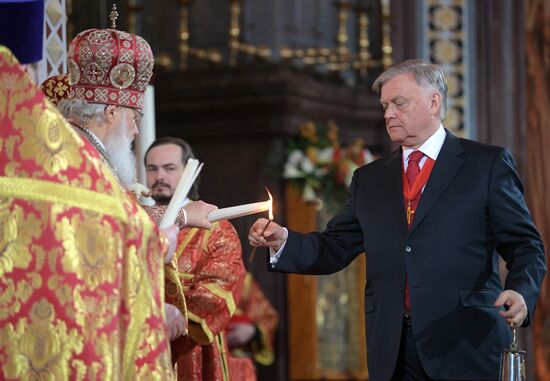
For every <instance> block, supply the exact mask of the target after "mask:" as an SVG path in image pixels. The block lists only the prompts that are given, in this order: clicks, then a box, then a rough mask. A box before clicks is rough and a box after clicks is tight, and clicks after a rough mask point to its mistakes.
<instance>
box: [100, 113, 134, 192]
mask: <svg viewBox="0 0 550 381" xmlns="http://www.w3.org/2000/svg"><path fill="white" fill-rule="evenodd" d="M127 131H128V123H127V122H126V120H125V119H124V120H123V121H122V122H121V123H120V125H119V127H118V128H117V129H115V131H113V133H111V134H110V135H109V136H108V137H107V139H105V140H106V142H105V150H106V151H107V155H109V159H110V160H111V164H113V166H114V167H115V168H116V172H117V175H118V177H119V178H120V180H121V181H122V185H123V186H124V187H125V188H128V187H129V186H130V185H132V184H133V183H135V182H136V179H137V169H136V156H135V155H134V152H133V151H132V139H131V138H130V137H129V136H128V132H127Z"/></svg>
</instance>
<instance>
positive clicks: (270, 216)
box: [265, 188, 273, 220]
mask: <svg viewBox="0 0 550 381" xmlns="http://www.w3.org/2000/svg"><path fill="white" fill-rule="evenodd" d="M265 190H266V191H267V194H268V195H269V219H270V220H273V196H271V193H270V192H269V189H267V188H265Z"/></svg>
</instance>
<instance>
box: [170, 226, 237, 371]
mask: <svg viewBox="0 0 550 381" xmlns="http://www.w3.org/2000/svg"><path fill="white" fill-rule="evenodd" d="M176 257H177V261H178V270H179V275H180V278H181V280H182V283H183V288H184V294H185V300H186V303H187V311H188V316H189V335H188V336H187V337H186V338H182V339H180V340H177V341H176V342H174V343H173V345H172V348H173V350H174V352H179V357H178V361H177V367H178V380H186V381H199V380H228V379H231V380H242V379H243V378H242V377H241V376H240V374H239V366H238V360H239V359H232V358H230V357H229V356H228V349H227V343H226V340H225V336H224V329H225V326H226V325H227V323H228V322H229V320H230V319H231V316H232V315H233V314H234V313H235V309H236V304H237V302H238V299H239V296H240V293H241V289H242V286H243V280H244V275H245V268H244V264H243V261H242V250H241V243H240V240H239V237H238V236H237V232H236V231H235V228H234V227H233V225H231V223H229V222H228V221H220V222H216V223H214V224H213V227H212V229H211V230H204V229H196V228H194V229H189V228H185V229H183V230H182V231H181V232H180V233H179V235H178V249H177V251H176Z"/></svg>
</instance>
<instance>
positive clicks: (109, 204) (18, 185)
mask: <svg viewBox="0 0 550 381" xmlns="http://www.w3.org/2000/svg"><path fill="white" fill-rule="evenodd" d="M115 186H116V185H115ZM0 194H1V195H2V196H7V197H14V198H25V199H29V200H35V201H44V202H55V203H60V204H65V205H68V206H72V207H77V208H83V209H86V210H91V211H94V212H97V213H101V214H105V215H108V216H112V217H115V218H116V219H118V220H120V221H122V222H123V223H127V222H128V216H127V215H126V212H125V211H124V207H123V205H122V201H119V200H117V199H116V198H115V197H114V196H109V195H105V194H103V193H99V192H95V191H91V190H88V189H79V188H76V187H69V186H68V185H66V184H59V183H53V182H50V181H45V180H38V179H25V178H19V177H5V176H0Z"/></svg>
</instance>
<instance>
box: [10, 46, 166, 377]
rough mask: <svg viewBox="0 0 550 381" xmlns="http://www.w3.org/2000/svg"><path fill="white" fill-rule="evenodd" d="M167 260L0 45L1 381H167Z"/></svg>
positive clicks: (151, 229)
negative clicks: (165, 270)
mask: <svg viewBox="0 0 550 381" xmlns="http://www.w3.org/2000/svg"><path fill="white" fill-rule="evenodd" d="M165 250H166V248H165V247H163V246H162V244H161V242H160V241H159V233H158V230H157V228H156V226H155V224H154V223H153V221H151V219H150V218H149V217H148V216H147V214H146V213H145V212H144V211H143V210H142V209H141V207H140V206H139V205H138V204H137V203H136V202H135V201H134V200H133V199H132V198H131V197H128V195H127V194H126V192H125V191H124V189H122V188H121V187H120V186H119V185H118V183H117V180H116V179H115V178H114V176H113V175H112V174H111V173H110V172H109V170H108V169H107V168H106V167H105V166H104V164H102V163H101V160H100V159H99V157H98V154H97V152H96V151H95V150H94V149H93V148H92V147H91V146H90V145H89V144H88V143H87V142H85V141H84V140H82V139H81V138H79V137H78V135H77V134H76V133H75V132H74V131H73V130H72V129H71V128H70V127H69V126H68V125H67V123H66V122H65V120H64V119H63V118H62V117H61V116H60V115H59V114H58V112H57V110H56V109H55V107H54V106H53V105H52V104H51V103H49V102H47V101H46V100H45V99H44V95H43V94H42V92H41V91H40V89H39V88H38V87H37V86H36V85H34V84H33V83H32V82H31V80H30V79H29V77H28V76H27V75H26V74H25V71H24V69H23V67H22V66H21V65H19V64H18V63H17V60H16V59H15V57H14V56H13V55H12V54H11V52H10V51H9V50H8V49H7V48H5V47H2V46H0V369H1V372H2V373H1V376H0V378H1V379H6V380H31V379H32V380H36V379H44V380H170V379H172V378H173V372H172V370H171V366H170V357H169V356H170V354H169V347H168V340H167V331H166V327H165V323H164V304H163V303H164V300H163V299H164V297H163V293H164V289H163V281H164V277H163V275H164V273H163V271H162V268H163V261H164V255H162V253H163V252H164V251H165Z"/></svg>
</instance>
